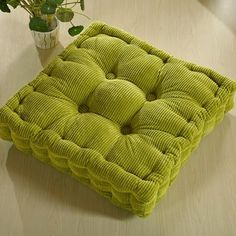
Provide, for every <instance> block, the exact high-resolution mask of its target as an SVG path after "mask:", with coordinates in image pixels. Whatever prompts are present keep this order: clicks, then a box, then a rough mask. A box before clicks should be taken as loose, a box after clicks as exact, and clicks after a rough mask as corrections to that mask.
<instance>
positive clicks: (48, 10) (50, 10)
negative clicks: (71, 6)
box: [41, 3, 56, 15]
mask: <svg viewBox="0 0 236 236" xmlns="http://www.w3.org/2000/svg"><path fill="white" fill-rule="evenodd" d="M55 12H56V6H53V5H50V4H48V3H43V4H42V6H41V13H42V14H44V15H52V14H54V13H55Z"/></svg>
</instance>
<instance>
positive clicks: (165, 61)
mask: <svg viewBox="0 0 236 236" xmlns="http://www.w3.org/2000/svg"><path fill="white" fill-rule="evenodd" d="M169 59H170V58H169V57H167V58H165V59H163V60H162V61H163V62H164V63H168V60H169Z"/></svg>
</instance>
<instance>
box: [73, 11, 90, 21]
mask: <svg viewBox="0 0 236 236" xmlns="http://www.w3.org/2000/svg"><path fill="white" fill-rule="evenodd" d="M73 12H74V13H76V14H79V15H81V16H84V17H86V18H87V19H89V20H91V18H90V17H89V16H87V15H85V14H83V13H80V12H77V11H73Z"/></svg>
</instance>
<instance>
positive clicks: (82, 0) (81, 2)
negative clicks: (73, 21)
mask: <svg viewBox="0 0 236 236" xmlns="http://www.w3.org/2000/svg"><path fill="white" fill-rule="evenodd" d="M80 8H81V10H82V11H84V8H85V7H84V0H80Z"/></svg>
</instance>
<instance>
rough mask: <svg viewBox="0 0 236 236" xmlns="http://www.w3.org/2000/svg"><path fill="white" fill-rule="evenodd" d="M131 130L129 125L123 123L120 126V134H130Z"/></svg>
mask: <svg viewBox="0 0 236 236" xmlns="http://www.w3.org/2000/svg"><path fill="white" fill-rule="evenodd" d="M131 132H132V128H131V126H130V125H124V126H123V127H121V133H122V134H130V133H131Z"/></svg>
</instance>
